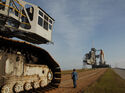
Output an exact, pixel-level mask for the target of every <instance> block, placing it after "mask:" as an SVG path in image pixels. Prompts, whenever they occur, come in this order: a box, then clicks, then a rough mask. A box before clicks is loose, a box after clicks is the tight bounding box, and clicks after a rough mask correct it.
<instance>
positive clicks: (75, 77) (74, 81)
mask: <svg viewBox="0 0 125 93" xmlns="http://www.w3.org/2000/svg"><path fill="white" fill-rule="evenodd" d="M77 79H78V77H77V72H76V70H75V69H73V72H72V80H73V85H74V88H76V86H77V84H76V80H77Z"/></svg>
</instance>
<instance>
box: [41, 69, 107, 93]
mask: <svg viewBox="0 0 125 93" xmlns="http://www.w3.org/2000/svg"><path fill="white" fill-rule="evenodd" d="M106 70H107V69H104V68H101V69H95V70H88V71H84V72H79V73H78V80H77V87H76V88H73V83H72V79H71V74H66V75H62V80H61V84H60V86H59V88H57V89H54V90H50V91H46V92H44V93H83V91H84V90H85V89H86V88H87V87H88V86H89V85H91V84H92V83H94V82H95V81H96V80H98V79H99V78H100V77H101V76H102V75H103V74H104V72H105V71H106ZM39 93H43V92H40V91H39Z"/></svg>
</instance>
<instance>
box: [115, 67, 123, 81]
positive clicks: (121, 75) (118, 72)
mask: <svg viewBox="0 0 125 93" xmlns="http://www.w3.org/2000/svg"><path fill="white" fill-rule="evenodd" d="M113 70H114V71H115V72H116V73H117V74H118V75H120V77H121V78H123V79H125V69H120V68H114V69H113Z"/></svg>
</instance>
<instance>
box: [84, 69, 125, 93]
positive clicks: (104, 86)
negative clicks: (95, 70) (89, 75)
mask: <svg viewBox="0 0 125 93" xmlns="http://www.w3.org/2000/svg"><path fill="white" fill-rule="evenodd" d="M84 93H125V80H124V79H122V78H121V77H120V76H119V75H117V74H116V73H115V72H114V71H113V70H111V69H108V70H107V71H106V72H105V73H104V75H102V77H101V78H100V79H99V80H97V82H95V83H94V84H93V85H91V86H90V87H88V88H87V89H85V91H84Z"/></svg>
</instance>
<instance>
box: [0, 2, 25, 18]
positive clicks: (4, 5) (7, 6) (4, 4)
mask: <svg viewBox="0 0 125 93" xmlns="http://www.w3.org/2000/svg"><path fill="white" fill-rule="evenodd" d="M0 4H1V5H4V6H5V7H9V8H13V7H11V6H9V5H6V4H3V3H0ZM13 9H14V10H15V11H17V12H18V13H19V14H21V15H22V16H24V17H26V15H24V14H22V13H21V12H20V11H18V10H17V9H16V8H13Z"/></svg>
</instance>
